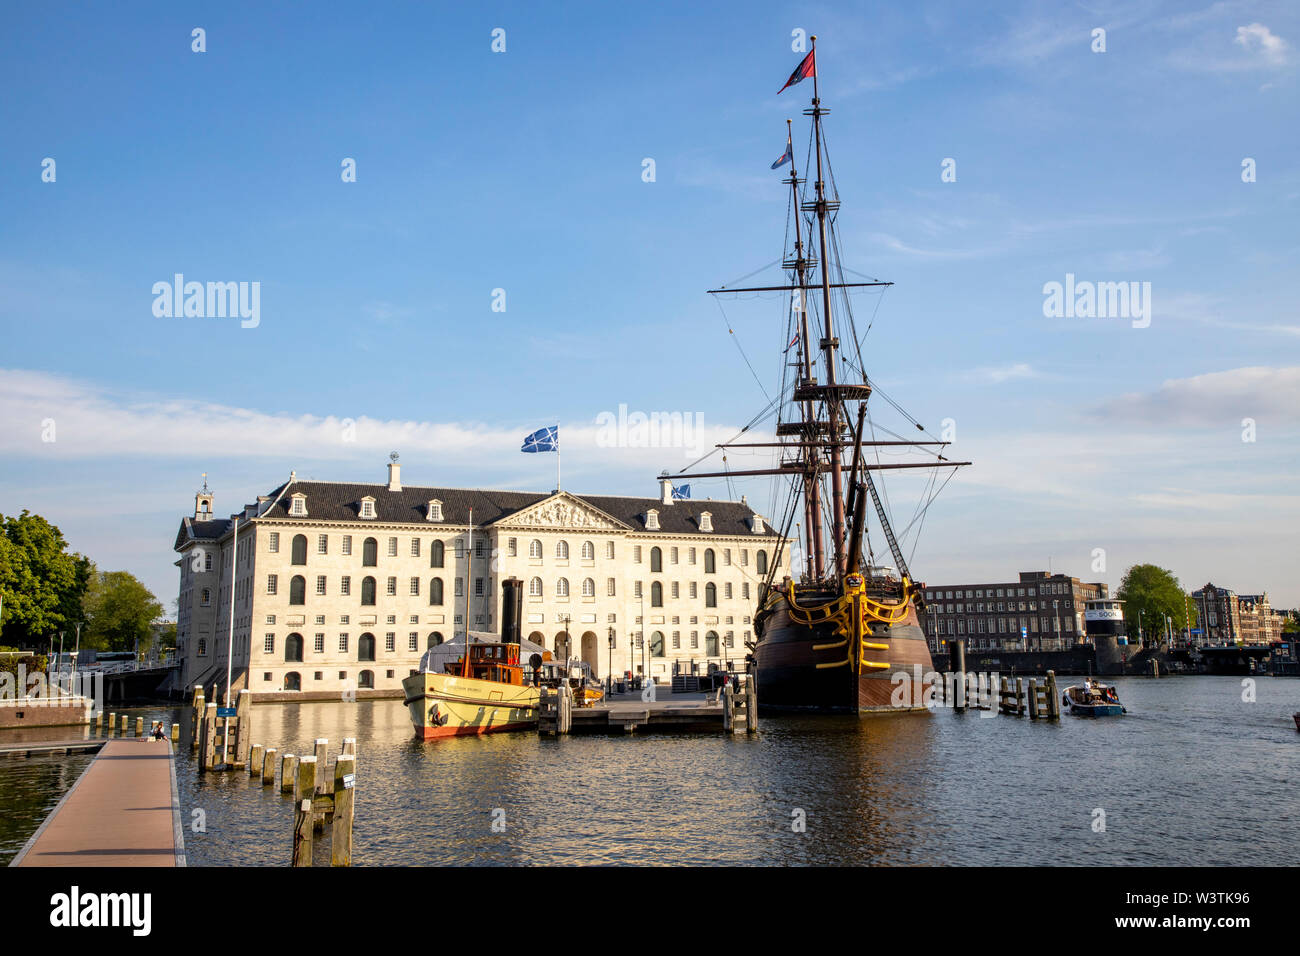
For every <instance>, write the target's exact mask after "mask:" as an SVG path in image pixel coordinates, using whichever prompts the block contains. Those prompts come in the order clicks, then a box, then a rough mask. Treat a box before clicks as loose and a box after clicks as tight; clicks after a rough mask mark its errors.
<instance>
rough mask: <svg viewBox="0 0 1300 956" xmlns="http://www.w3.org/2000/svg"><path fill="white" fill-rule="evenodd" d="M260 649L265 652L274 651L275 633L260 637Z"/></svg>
mask: <svg viewBox="0 0 1300 956" xmlns="http://www.w3.org/2000/svg"><path fill="white" fill-rule="evenodd" d="M262 650H263V651H264V652H265V653H267V654H274V653H275V635H274V634H268V635H266V637H264V638H262Z"/></svg>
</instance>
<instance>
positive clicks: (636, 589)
mask: <svg viewBox="0 0 1300 956" xmlns="http://www.w3.org/2000/svg"><path fill="white" fill-rule="evenodd" d="M632 597H634V598H639V597H641V582H640V581H633V582H632Z"/></svg>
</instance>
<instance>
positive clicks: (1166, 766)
mask: <svg viewBox="0 0 1300 956" xmlns="http://www.w3.org/2000/svg"><path fill="white" fill-rule="evenodd" d="M1117 684H1118V686H1119V690H1120V696H1121V698H1122V699H1123V701H1124V703H1125V704H1126V705H1127V707H1128V709H1129V714H1128V716H1126V717H1122V718H1118V719H1100V720H1088V719H1081V718H1073V717H1069V716H1068V715H1067V716H1064V717H1062V719H1061V721H1060V722H1059V723H1058V724H1050V723H1047V722H1038V723H1031V722H1030V721H1029V720H1026V719H1020V718H1013V717H1004V716H994V717H983V716H981V715H980V714H979V713H978V712H974V711H972V712H968V713H966V714H963V715H957V714H954V713H952V712H951V711H945V710H939V711H937V712H935V713H934V714H932V715H929V716H899V717H892V718H868V719H858V718H853V717H845V718H812V717H800V718H793V717H785V718H777V717H765V718H763V719H762V720H761V732H760V733H759V734H757V735H755V736H740V737H727V736H723V735H722V734H717V735H696V736H689V737H687V736H667V735H638V736H633V737H587V736H579V737H567V738H560V739H542V738H539V737H537V736H535V735H530V734H499V735H495V736H489V737H483V738H461V739H451V740H442V741H435V742H429V743H422V742H418V741H416V740H414V739H413V737H412V735H411V727H410V723H409V720H408V718H407V715H406V711H405V708H404V707H403V706H402V705H401V703H400V702H398V701H371V702H360V703H355V704H344V703H316V704H303V705H297V706H282V705H265V706H262V707H257V708H255V720H256V724H257V731H256V733H255V735H254V739H255V740H258V741H260V742H262V743H264V744H266V745H267V746H276V747H277V748H278V749H279V750H280V751H281V752H282V753H283V752H285V751H288V752H291V753H304V752H310V749H311V746H312V742H313V741H314V740H315V739H316V738H317V737H324V738H328V739H329V741H330V752H331V756H332V755H333V754H334V753H336V752H337V750H338V748H339V745H340V743H341V741H342V739H343V738H344V737H345V736H352V737H356V738H357V740H358V752H359V759H358V784H357V791H356V799H357V810H356V824H355V830H354V861H355V863H356V864H358V865H393V864H405V865H436V864H447V863H454V864H529V863H559V864H576V863H585V864H608V863H649V864H683V863H686V864H707V863H735V864H750V863H764V864H828V863H841V864H853V865H863V864H873V863H888V864H903V865H940V864H993V865H998V864H1053V863H1062V864H1080V863H1088V862H1093V861H1101V862H1105V863H1107V864H1125V863H1129V864H1133V863H1142V864H1171V865H1188V864H1207V863H1208V864H1294V863H1296V862H1297V861H1300V851H1298V850H1297V845H1298V844H1300V840H1298V839H1297V836H1298V835H1300V834H1298V832H1297V831H1298V829H1300V825H1298V824H1297V823H1296V822H1295V818H1296V815H1297V814H1296V810H1297V809H1298V807H1297V803H1298V802H1300V801H1298V800H1297V796H1296V784H1297V766H1300V733H1297V732H1296V730H1295V725H1294V723H1293V722H1292V719H1291V716H1290V715H1291V714H1292V712H1294V711H1296V710H1300V681H1297V680H1292V679H1286V678H1261V679H1259V680H1258V682H1257V694H1258V700H1257V702H1255V703H1246V702H1244V701H1243V700H1242V685H1241V679H1240V678H1233V677H1181V678H1164V679H1160V680H1149V679H1140V678H1128V679H1119V680H1117ZM131 713H132V715H133V716H134V715H135V714H136V713H139V714H142V715H144V716H145V717H146V719H148V718H150V717H154V716H157V717H158V718H161V719H165V720H167V721H168V722H170V721H171V720H173V719H176V720H180V719H182V718H181V716H180V715H181V711H179V710H176V711H167V710H161V709H142V710H138V711H132V712H131ZM0 742H3V737H2V736H0ZM41 759H42V760H44V761H48V762H49V763H51V764H54V765H62V766H64V767H65V768H66V769H65V770H64V771H63V773H62V777H63V783H62V784H60V783H59V782H58V781H55V780H53V779H51V777H50V773H49V771H48V770H44V771H43V770H42V769H41V768H42V766H44V765H43V764H41V763H39V762H38V761H36V760H33V761H31V762H30V764H29V765H26V766H22V767H16V766H14V765H15V764H17V763H18V762H17V761H0V820H5V821H6V825H7V828H6V829H0V840H3V844H2V845H0V853H3V852H5V851H6V850H8V848H9V847H10V846H12V844H13V842H14V840H17V846H21V844H22V842H23V840H25V839H26V835H22V836H21V838H19V836H18V833H19V831H21V830H22V828H23V826H28V827H29V828H34V826H35V825H38V824H39V820H40V818H41V813H40V812H39V808H40V807H46V806H52V805H53V803H54V802H56V801H57V799H58V795H57V794H55V793H54V789H56V788H58V787H59V786H66V785H67V783H68V782H70V779H73V778H75V774H76V772H77V771H78V770H79V769H80V766H84V763H85V758H80V759H81V763H80V764H78V763H77V758H59V759H58V760H52V759H50V758H41ZM177 780H178V785H179V788H180V797H181V804H182V808H183V810H184V812H185V814H186V820H185V822H186V835H185V838H186V847H185V849H186V854H187V856H188V858H189V861H190V863H191V865H194V864H212V865H231V864H238V865H285V864H286V863H287V862H288V859H289V852H290V845H291V843H290V841H291V835H290V829H291V823H292V816H293V811H292V808H291V803H290V801H289V799H288V798H286V797H282V796H281V795H280V793H279V790H278V787H277V788H272V787H267V788H262V787H261V786H259V785H257V784H255V783H252V782H250V780H249V778H248V776H247V775H246V774H245V773H228V774H227V773H214V774H207V775H203V776H200V775H198V774H197V773H196V772H195V770H194V763H193V760H192V759H191V758H190V756H189V754H188V752H185V751H184V749H182V756H181V759H180V762H179V765H178V768H177ZM24 795H25V797H24ZM24 801H25V802H24ZM14 804H21V805H23V806H26V807H28V809H27V810H25V811H24V812H23V814H21V817H22V821H25V823H24V822H21V821H20V822H17V823H14V824H12V825H9V824H8V818H9V816H10V812H9V807H10V806H11V805H14ZM498 808H499V809H500V810H503V811H504V823H505V829H504V832H493V829H492V822H493V811H494V810H495V809H498ZM196 810H197V811H201V812H200V813H197V814H196V813H195V812H194V811H196ZM1097 811H1104V823H1105V829H1104V832H1098V831H1096V830H1095V829H1094V828H1095V827H1096V826H1097V823H1098V821H1099V820H1100V819H1101V817H1100V815H1099V813H1098V812H1097ZM497 818H498V819H500V815H499V814H498V815H497ZM801 819H802V820H803V821H804V822H805V829H804V832H795V826H794V825H795V824H796V823H798V821H799V820H801ZM33 820H34V821H35V822H33ZM196 822H199V823H202V825H203V828H204V829H203V831H202V832H199V831H197V830H196V829H195V827H194V826H193V824H195V823H196ZM28 832H30V830H29V831H28ZM17 846H14V847H13V849H12V850H8V852H10V853H12V852H13V851H15V850H16V849H17ZM3 859H7V857H3V856H0V860H3ZM319 859H320V856H319V855H318V861H319Z"/></svg>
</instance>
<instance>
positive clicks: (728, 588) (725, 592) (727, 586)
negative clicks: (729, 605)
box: [722, 581, 731, 601]
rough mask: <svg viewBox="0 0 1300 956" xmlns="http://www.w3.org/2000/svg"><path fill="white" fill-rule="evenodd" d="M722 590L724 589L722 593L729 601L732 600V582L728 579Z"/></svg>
mask: <svg viewBox="0 0 1300 956" xmlns="http://www.w3.org/2000/svg"><path fill="white" fill-rule="evenodd" d="M722 591H723V595H722V596H723V597H725V598H726V599H727V600H728V601H730V600H731V582H730V581H728V582H727V583H726V584H725V585H724V586H723V589H722Z"/></svg>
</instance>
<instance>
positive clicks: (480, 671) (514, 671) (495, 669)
mask: <svg viewBox="0 0 1300 956" xmlns="http://www.w3.org/2000/svg"><path fill="white" fill-rule="evenodd" d="M446 668H447V673H448V674H452V675H455V676H457V677H472V678H474V679H475V680H490V681H495V682H496V683H498V684H513V685H515V686H516V687H521V686H523V683H524V679H523V668H522V667H521V666H520V665H519V645H518V644H506V643H491V644H470V645H469V666H468V668H466V666H465V657H464V656H463V655H462V656H461V657H460V658H459V659H458V660H456V661H451V662H448V663H447V665H446Z"/></svg>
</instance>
